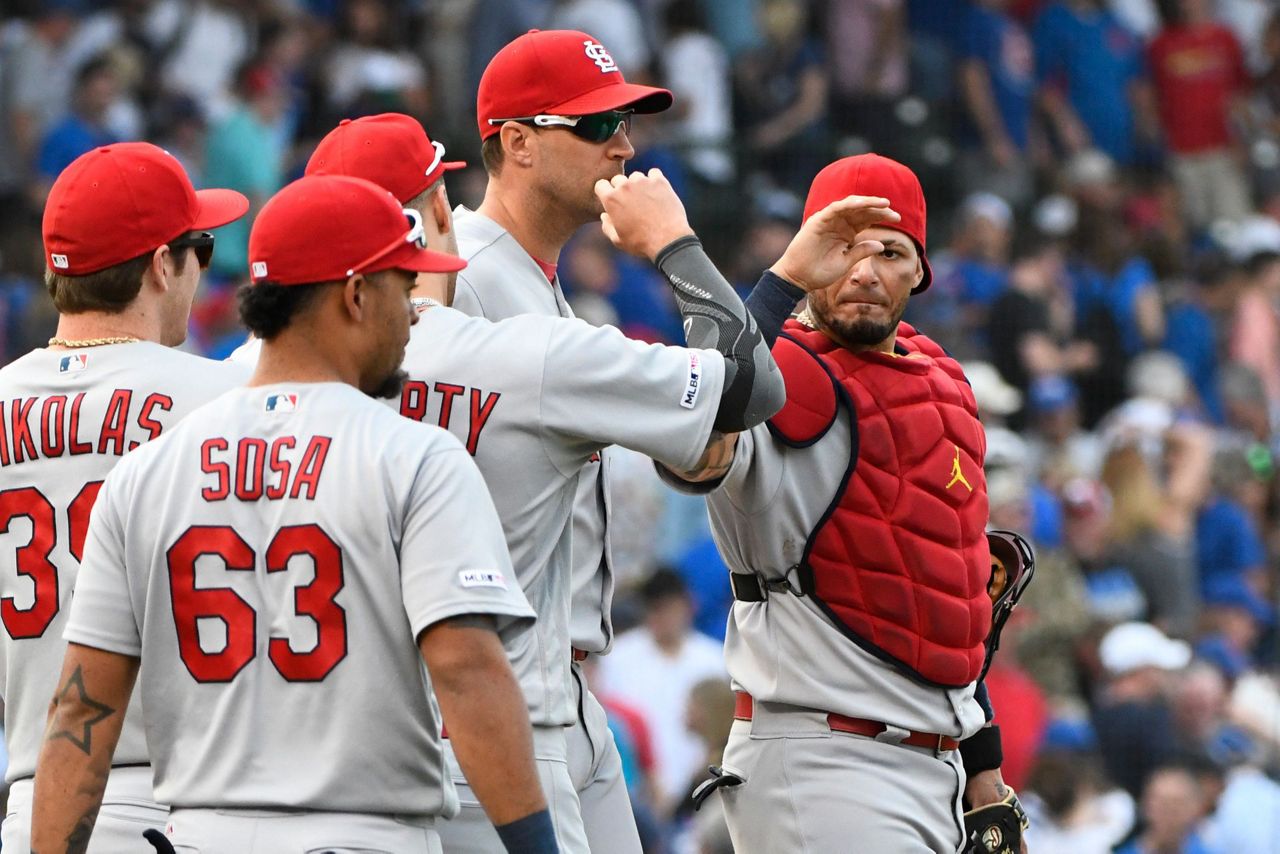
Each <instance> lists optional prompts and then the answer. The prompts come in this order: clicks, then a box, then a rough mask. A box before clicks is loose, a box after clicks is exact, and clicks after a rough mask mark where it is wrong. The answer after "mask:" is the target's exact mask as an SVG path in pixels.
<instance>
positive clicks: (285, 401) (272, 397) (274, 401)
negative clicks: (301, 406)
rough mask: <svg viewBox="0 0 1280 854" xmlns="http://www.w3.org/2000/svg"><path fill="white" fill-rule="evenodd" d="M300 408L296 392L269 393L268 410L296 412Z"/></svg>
mask: <svg viewBox="0 0 1280 854" xmlns="http://www.w3.org/2000/svg"><path fill="white" fill-rule="evenodd" d="M297 408H298V396H297V395H296V394H269V395H267V412H294V411H296V410H297Z"/></svg>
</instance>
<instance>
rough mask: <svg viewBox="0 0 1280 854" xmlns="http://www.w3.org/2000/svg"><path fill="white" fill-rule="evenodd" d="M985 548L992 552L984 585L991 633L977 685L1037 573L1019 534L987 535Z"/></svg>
mask: <svg viewBox="0 0 1280 854" xmlns="http://www.w3.org/2000/svg"><path fill="white" fill-rule="evenodd" d="M987 545H988V546H989V547H990V549H991V578H990V580H989V581H988V582H987V594H988V595H989V596H990V597H991V632H990V633H989V634H988V635H987V655H986V660H985V661H984V662H983V663H982V673H981V675H979V676H978V681H982V677H983V676H986V675H987V668H989V667H990V666H991V659H992V658H993V657H994V656H995V654H996V649H998V648H999V646H1000V632H1001V630H1002V629H1004V624H1005V622H1006V621H1007V620H1008V619H1009V614H1010V613H1011V612H1012V611H1013V608H1014V606H1015V605H1017V604H1018V600H1019V599H1021V598H1022V594H1023V592H1024V591H1025V590H1026V589H1027V585H1028V584H1030V583H1031V579H1032V577H1033V576H1034V575H1035V573H1036V558H1035V553H1034V552H1032V551H1031V544H1030V543H1028V542H1027V541H1026V540H1025V539H1023V538H1022V536H1021V535H1020V534H1015V533H1014V532H1013V531H1000V530H993V531H987Z"/></svg>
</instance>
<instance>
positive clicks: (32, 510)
mask: <svg viewBox="0 0 1280 854" xmlns="http://www.w3.org/2000/svg"><path fill="white" fill-rule="evenodd" d="M101 488H102V481H100V480H95V481H91V482H90V483H86V484H85V485H84V486H83V487H81V489H80V491H79V492H78V493H76V497H75V498H73V499H72V500H71V503H70V504H69V505H67V534H68V536H69V540H68V542H67V550H68V551H70V552H71V556H72V557H74V558H75V559H76V560H77V561H79V560H80V558H81V557H82V556H83V554H84V540H85V536H86V534H87V533H88V531H89V511H90V510H92V509H93V502H94V501H95V500H96V499H97V498H98V490H99V489H101ZM54 516H55V514H54V509H53V505H52V504H50V503H49V499H48V498H45V497H44V493H43V492H41V491H40V490H38V489H36V488H35V487H34V486H24V487H22V488H20V489H6V490H4V491H3V492H0V533H4V532H6V531H8V530H9V527H10V526H11V525H12V524H13V522H14V520H15V519H23V518H25V519H27V520H28V521H29V522H30V523H31V541H30V542H28V543H27V544H26V545H25V546H22V547H21V548H19V549H18V552H17V556H16V557H17V564H16V565H17V570H18V575H19V576H20V577H24V578H29V579H31V586H32V590H33V597H32V604H31V607H30V608H23V609H20V608H18V606H17V605H15V604H14V598H15V597H13V596H5V597H4V598H3V599H0V620H3V621H4V629H5V631H6V632H8V633H9V637H11V638H13V639H14V640H21V639H24V638H38V637H40V636H41V635H43V634H44V633H45V630H46V629H48V628H49V624H50V623H52V622H53V618H54V617H56V616H57V615H58V609H59V608H60V607H61V602H62V599H61V596H60V595H59V590H58V567H57V566H55V565H54V563H53V560H52V559H51V558H50V555H51V554H52V553H53V547H54V545H55V544H56V542H57V536H58V528H57V521H56V519H55V518H54Z"/></svg>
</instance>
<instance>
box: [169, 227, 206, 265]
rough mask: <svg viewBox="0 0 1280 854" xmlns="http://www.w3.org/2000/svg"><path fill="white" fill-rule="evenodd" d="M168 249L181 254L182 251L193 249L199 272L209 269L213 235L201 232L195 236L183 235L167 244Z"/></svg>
mask: <svg viewBox="0 0 1280 854" xmlns="http://www.w3.org/2000/svg"><path fill="white" fill-rule="evenodd" d="M169 249H170V250H172V251H174V252H181V251H182V250H183V249H194V250H195V251H196V261H198V262H199V263H200V269H201V270H207V269H209V262H210V261H212V260H213V235H212V234H210V233H209V232H207V231H201V232H199V233H197V234H184V235H183V236H182V237H179V238H178V239H177V240H174V241H172V242H171V243H170V244H169Z"/></svg>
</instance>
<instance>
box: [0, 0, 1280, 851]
mask: <svg viewBox="0 0 1280 854" xmlns="http://www.w3.org/2000/svg"><path fill="white" fill-rule="evenodd" d="M0 15H2V16H3V17H2V18H0V363H4V362H7V361H9V360H11V359H13V358H14V357H16V356H17V355H20V354H22V353H24V352H26V351H27V350H29V349H31V348H32V347H35V346H41V345H42V344H43V342H44V339H45V338H47V337H48V335H49V334H51V331H52V329H53V325H54V322H55V316H54V313H53V308H52V306H51V305H50V303H49V300H48V299H47V297H46V296H45V295H44V293H43V288H42V285H41V275H42V272H43V269H42V263H43V262H42V255H41V252H40V248H39V247H40V238H39V222H40V214H41V210H42V205H43V200H44V197H45V195H46V193H47V191H48V187H49V185H50V183H51V182H52V180H53V178H54V177H55V176H56V175H57V174H58V172H59V171H60V170H61V169H62V168H64V167H65V166H66V165H67V164H68V163H69V162H70V161H71V160H72V159H74V158H75V157H76V156H78V155H79V154H81V153H82V152H84V151H86V150H88V149H90V148H92V147H94V146H96V145H101V144H104V143H107V142H110V141H113V140H126V139H149V140H151V141H154V142H156V143H158V144H160V145H162V146H164V147H165V148H167V149H168V150H169V151H170V152H171V153H173V154H174V155H175V156H177V157H178V158H179V159H180V160H181V161H182V162H183V164H184V165H185V166H186V168H187V170H188V172H189V173H190V174H191V175H192V176H193V178H194V179H195V181H196V183H197V186H199V185H201V184H208V185H216V186H222V187H231V188H235V189H238V190H240V191H241V192H244V193H245V194H246V195H248V196H249V197H250V199H251V200H252V201H253V204H254V205H255V206H257V205H260V204H261V203H262V202H264V201H265V200H266V199H267V198H268V197H269V196H270V195H271V194H272V193H274V192H275V191H276V190H278V189H279V188H280V187H281V186H283V184H285V183H287V182H288V181H289V180H291V179H293V178H294V177H296V176H298V175H299V174H300V172H301V168H302V164H303V163H305V161H306V158H307V156H308V155H309V154H310V152H311V150H312V148H313V146H314V144H315V142H316V141H317V140H318V139H319V137H320V136H322V135H323V134H324V133H325V132H327V131H328V130H329V129H330V128H332V127H333V125H334V124H336V123H337V122H338V121H339V120H340V119H342V118H346V117H354V116H359V115H365V114H370V113H377V112H384V111H388V110H395V111H400V112H405V113H409V114H411V115H414V116H416V117H418V118H420V119H421V120H422V121H423V123H424V124H425V125H426V127H427V128H428V130H429V132H430V134H431V136H432V138H434V139H439V140H441V141H443V142H444V143H445V144H446V146H447V147H448V149H449V153H450V156H451V157H463V158H466V159H468V160H469V161H470V162H471V163H473V164H474V167H473V168H471V169H468V170H466V171H465V172H462V173H455V175H456V176H457V177H451V178H450V187H449V191H450V193H451V195H452V197H453V199H454V200H455V201H457V202H461V203H463V204H467V205H468V206H474V205H475V204H476V203H477V202H478V200H479V197H480V194H481V193H482V192H483V186H484V175H483V171H482V170H481V169H479V168H478V167H479V156H478V148H479V146H478V139H477V135H476V131H475V122H474V109H475V106H474V93H475V91H476V84H477V82H478V80H479V76H480V73H481V71H482V70H483V68H484V66H485V64H486V63H487V62H488V60H489V58H490V57H491V56H492V55H493V54H494V53H495V52H496V51H497V50H498V48H499V47H501V46H502V45H503V44H505V43H506V42H507V41H509V40H510V39H511V38H513V37H515V36H516V35H519V34H520V33H522V32H524V31H525V30H527V29H529V28H532V27H542V28H572V29H581V30H585V31H587V32H589V33H591V34H592V35H594V36H595V37H597V38H598V39H599V40H600V41H601V42H602V43H603V44H604V45H605V46H606V47H607V48H608V49H609V51H610V52H611V53H612V55H613V57H614V59H615V61H616V62H617V63H618V65H619V66H620V67H621V68H622V70H623V71H624V73H625V74H626V76H627V78H628V79H630V80H635V81H642V82H653V83H658V84H660V85H663V86H667V87H669V88H670V89H672V90H673V91H674V92H675V94H676V105H675V107H674V108H673V109H672V110H670V111H669V112H668V113H665V114H662V115H660V116H652V117H650V116H645V117H642V118H641V119H639V120H637V121H636V122H634V123H633V133H632V142H633V144H634V145H635V147H636V149H637V157H636V160H635V161H633V163H632V164H631V168H648V167H652V166H658V167H661V168H662V169H663V171H664V172H665V173H666V174H667V175H668V176H669V177H670V178H671V180H672V182H673V184H675V186H676V187H677V190H678V191H679V192H680V194H681V196H682V198H683V199H684V200H685V202H686V205H687V206H688V208H689V212H690V215H691V219H692V221H693V223H694V226H695V228H696V229H697V230H698V231H699V233H700V234H701V235H702V236H703V238H704V242H705V243H706V245H707V247H708V250H709V251H710V252H711V253H712V255H713V257H714V258H715V259H716V260H717V262H718V263H719V265H720V267H721V269H722V270H724V271H725V272H726V274H727V275H728V276H729V277H730V279H731V281H733V282H734V283H735V284H737V285H739V286H741V287H742V288H743V289H744V290H745V289H747V288H749V287H750V286H751V285H752V284H753V283H754V281H755V279H756V277H757V276H758V275H759V273H760V271H761V270H762V269H763V268H765V267H766V266H768V265H769V264H770V263H772V261H773V260H775V259H776V258H777V257H778V256H779V255H780V254H781V251H782V249H783V248H784V247H785V246H786V244H787V242H788V241H789V239H790V237H791V235H792V234H793V233H794V231H795V229H796V227H797V225H798V222H799V218H800V214H801V210H802V201H803V195H804V193H805V190H806V188H807V185H808V182H809V180H810V179H811V178H812V176H813V175H814V174H815V173H816V172H817V171H818V169H820V168H821V167H822V166H823V165H825V164H826V163H828V162H829V161H830V160H832V159H833V158H835V157H838V156H843V155H846V154H853V153H858V152H862V151H867V150H875V151H877V152H879V153H881V154H885V155H888V156H891V157H894V158H896V159H899V160H902V161H903V162H905V163H907V164H909V165H910V166H912V168H913V169H915V170H916V172H917V173H918V174H919V175H920V177H921V179H922V182H923V184H924V187H925V192H926V196H927V198H928V200H929V204H930V222H929V224H930V230H931V236H930V242H929V249H930V251H929V255H930V258H931V261H932V265H933V270H934V285H933V287H932V288H931V289H930V291H929V292H928V293H927V294H925V295H924V296H922V297H919V298H917V299H915V300H913V304H912V305H911V306H910V309H909V311H908V320H909V321H910V322H912V323H915V324H917V325H918V326H919V327H921V328H922V329H923V330H924V331H925V332H927V333H928V334H930V335H931V336H933V337H935V338H937V339H938V340H939V341H941V342H942V343H943V344H944V345H945V346H946V347H947V348H948V349H949V350H950V351H951V352H952V353H953V354H954V355H956V356H957V357H958V358H960V359H961V360H962V361H963V362H964V364H965V366H966V370H967V372H968V375H969V377H970V379H971V381H972V383H973V386H974V391H975V393H976V396H977V398H978V401H979V405H980V407H981V409H982V415H983V419H984V421H985V423H986V424H987V429H988V456H987V467H988V485H989V491H990V499H991V519H992V524H993V526H996V527H1004V528H1011V529H1016V530H1020V531H1025V532H1028V533H1029V534H1030V536H1031V538H1032V539H1033V541H1034V543H1035V545H1036V548H1037V553H1038V556H1039V560H1038V572H1037V577H1036V581H1035V583H1034V584H1033V585H1032V586H1031V588H1030V591H1029V593H1028V594H1027V597H1026V599H1025V600H1024V602H1023V604H1022V606H1021V607H1020V608H1019V609H1018V611H1017V612H1015V616H1014V619H1013V621H1012V623H1011V625H1010V627H1009V629H1008V630H1007V632H1006V635H1005V641H1004V644H1003V648H1002V652H1001V655H1000V656H999V657H998V658H997V660H996V665H995V667H994V668H993V669H992V671H991V673H990V675H989V676H988V680H987V681H988V685H989V687H990V690H991V694H992V697H993V700H994V703H995V706H996V708H997V712H998V722H999V723H1000V724H1001V726H1002V729H1003V732H1004V744H1005V757H1006V760H1005V765H1004V775H1005V779H1006V780H1007V781H1008V782H1009V783H1010V784H1011V785H1013V786H1014V787H1016V788H1018V789H1019V790H1020V791H1022V792H1024V793H1025V796H1026V797H1025V800H1026V802H1027V804H1028V807H1029V808H1030V809H1031V811H1032V813H1033V818H1034V820H1035V826H1034V829H1033V831H1032V835H1031V845H1032V850H1033V851H1036V852H1037V854H1046V852H1073V854H1088V852H1093V851H1097V852H1105V851H1111V850H1113V849H1115V850H1121V851H1125V852H1157V851H1159V852H1176V851H1181V852H1280V785H1277V784H1276V783H1275V782H1274V779H1275V775H1276V774H1277V771H1280V683H1278V682H1277V679H1276V675H1277V673H1278V672H1280V671H1278V669H1277V667H1278V665H1280V643H1278V642H1280V635H1278V634H1277V624H1276V619H1275V618H1276V610H1275V603H1276V601H1277V593H1278V592H1280V527H1277V525H1276V520H1277V516H1278V515H1280V478H1277V477H1276V466H1277V455H1280V431H1278V429H1277V428H1280V12H1277V11H1275V8H1274V4H1273V3H1272V2H1269V0H807V2H806V0H700V2H699V0H257V1H256V2H255V0H120V2H105V0H100V2H93V0H8V2H6V3H5V4H4V10H3V12H2V13H0ZM251 216H252V214H251ZM251 216H250V218H248V219H246V220H245V221H244V222H243V224H237V225H233V226H228V227H227V228H225V229H222V230H221V231H220V232H219V234H218V245H217V252H216V255H215V257H214V262H213V267H212V269H211V270H210V273H209V275H208V276H207V278H206V281H205V285H204V290H203V293H202V295H201V297H200V299H199V301H198V303H197V306H196V310H195V312H194V315H193V320H192V323H193V327H192V336H191V339H190V341H189V342H188V345H187V346H188V347H191V348H193V349H195V350H196V351H198V352H201V353H204V354H207V355H210V356H213V357H221V356H225V355H226V354H227V353H228V352H229V351H230V349H232V348H233V347H235V346H236V345H237V344H238V343H240V341H241V340H242V339H243V332H242V330H241V329H240V328H239V326H238V323H237V321H236V317H235V311H234V298H233V295H234V290H235V288H236V287H237V286H238V285H239V284H240V283H241V282H243V281H244V280H245V274H246V266H247V261H246V248H247V238H248V228H249V221H250V220H251ZM560 269H561V275H562V279H563V282H564V285H565V289H566V291H567V292H568V293H569V294H570V296H571V301H572V303H573V306H574V308H575V310H576V311H577V313H578V314H579V315H581V316H582V317H584V318H586V319H588V320H589V321H591V322H593V323H610V324H615V325H618V326H620V327H621V328H623V329H624V330H625V331H627V332H628V333H629V334H631V335H633V336H636V337H642V338H646V339H649V340H666V341H678V340H680V338H681V330H680V323H679V319H678V314H677V313H676V312H675V310H674V307H673V305H672V304H671V302H670V298H669V295H668V293H667V290H666V288H665V287H664V286H663V284H662V282H661V280H660V279H659V278H658V277H657V276H656V275H655V273H654V271H653V270H651V269H650V268H649V267H648V265H646V264H642V263H638V262H636V261H634V260H633V259H628V258H624V257H621V256H619V255H618V254H617V253H616V252H615V250H614V249H613V248H612V247H611V246H610V244H609V243H608V242H607V241H606V240H605V239H604V238H603V237H602V235H600V234H599V233H598V231H597V230H595V229H584V230H583V232H582V233H581V234H579V235H578V236H577V237H576V238H575V239H574V241H573V242H572V243H571V244H570V246H569V247H568V249H567V250H566V254H565V256H564V257H563V258H562V259H561V265H560ZM614 470H615V471H616V472H617V481H618V484H617V489H618V494H619V496H622V497H623V498H621V499H620V500H616V501H615V502H614V504H615V506H616V507H617V508H618V517H619V521H618V524H617V525H616V527H615V533H614V534H613V543H614V547H615V549H616V551H617V555H616V557H617V561H616V562H617V564H618V566H619V567H620V568H621V569H622V573H623V578H622V582H623V584H622V593H621V595H620V597H619V601H618V603H617V615H616V617H617V623H618V625H619V627H621V628H623V629H625V631H623V632H622V633H621V635H620V636H619V638H618V640H617V643H616V646H615V649H614V651H613V652H612V654H610V655H608V656H605V657H601V658H600V659H599V660H595V659H592V660H589V665H590V670H591V672H592V677H593V679H594V680H595V683H596V684H597V685H598V687H599V689H600V693H601V696H602V698H603V699H604V700H605V701H606V704H607V706H608V708H609V711H610V714H611V716H612V722H613V725H614V730H615V735H616V738H617V740H618V743H619V746H620V747H621V748H622V752H623V755H624V759H625V762H626V773H627V779H628V783H629V785H630V786H631V789H632V792H633V794H634V797H635V800H636V802H637V808H638V811H639V814H640V817H641V818H642V823H643V824H644V828H645V837H646V845H647V847H648V849H649V850H652V851H671V852H674V853H675V854H679V852H695V851H701V852H719V851H728V850H730V849H729V848H728V847H727V837H725V836H723V834H722V829H721V826H720V824H719V823H718V822H717V820H716V818H715V816H714V809H712V811H711V813H712V814H711V815H710V817H708V815H707V812H708V811H707V810H704V811H702V812H700V813H697V814H694V813H692V811H691V808H690V807H689V806H688V799H687V797H686V795H687V794H688V792H689V790H690V789H691V788H692V785H693V783H694V782H695V780H696V778H697V777H698V775H699V773H700V771H702V770H705V766H706V765H707V764H708V763H709V762H713V761H715V758H716V756H717V755H718V752H719V751H720V749H721V748H722V747H723V744H724V741H725V739H726V738H727V735H728V726H729V723H730V720H731V718H732V708H733V704H732V696H731V694H730V692H729V689H728V686H727V684H726V677H725V672H724V668H723V664H722V660H721V655H720V648H719V641H720V639H721V638H722V636H723V632H724V623H725V614H726V613H727V610H728V607H729V602H730V599H729V591H728V585H727V584H726V583H725V580H724V578H725V576H724V572H725V570H724V567H723V565H722V564H721V563H720V559H719V557H718V555H717V553H716V550H715V547H714V544H713V543H712V542H711V540H710V536H709V533H708V531H707V525H706V518H705V510H704V505H703V503H702V500H701V499H697V498H690V497H686V496H678V495H676V494H674V493H672V492H670V491H668V490H666V489H664V488H663V487H661V486H660V485H659V484H658V483H657V481H656V479H655V478H654V476H653V473H652V468H651V466H650V465H649V464H648V463H647V461H645V460H643V459H639V458H634V457H631V456H630V455H626V454H622V455H620V456H619V461H618V463H617V464H616V465H615V467H614ZM714 800H715V799H712V803H713V804H714Z"/></svg>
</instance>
